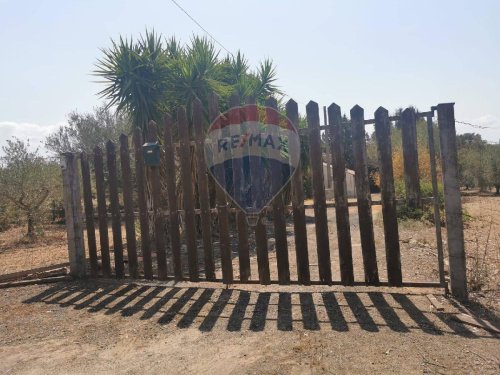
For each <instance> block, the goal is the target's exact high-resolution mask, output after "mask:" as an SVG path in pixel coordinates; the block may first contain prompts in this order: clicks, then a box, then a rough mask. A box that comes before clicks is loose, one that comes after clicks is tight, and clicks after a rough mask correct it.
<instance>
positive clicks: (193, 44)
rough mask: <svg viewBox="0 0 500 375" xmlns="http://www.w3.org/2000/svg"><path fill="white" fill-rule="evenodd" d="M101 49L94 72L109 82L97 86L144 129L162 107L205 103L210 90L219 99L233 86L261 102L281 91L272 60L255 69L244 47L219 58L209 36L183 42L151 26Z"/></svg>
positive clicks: (164, 109)
mask: <svg viewBox="0 0 500 375" xmlns="http://www.w3.org/2000/svg"><path fill="white" fill-rule="evenodd" d="M111 43H112V45H111V47H110V48H107V49H102V52H103V55H104V56H103V57H102V58H100V59H98V60H97V64H96V69H95V71H94V74H95V75H96V76H98V77H99V78H101V79H100V81H99V82H101V83H104V84H105V85H106V87H105V88H104V89H103V90H101V91H100V92H99V95H101V97H103V98H105V99H106V100H107V101H108V106H109V107H112V106H116V109H117V110H118V111H126V112H127V113H129V114H130V116H131V118H132V119H133V125H134V126H139V127H141V128H142V129H145V126H146V124H147V123H148V121H149V120H155V121H157V122H158V120H160V119H161V116H162V113H165V112H170V113H174V112H175V109H176V108H177V107H178V106H179V105H185V106H186V107H187V109H188V112H189V109H190V108H191V104H192V101H193V100H194V99H196V98H199V99H200V100H201V101H202V102H203V103H204V104H206V100H207V96H208V93H209V92H211V91H214V92H216V93H217V94H218V95H219V96H220V97H221V103H225V102H226V99H227V98H228V97H229V95H231V93H233V92H234V91H236V92H238V93H239V94H240V96H241V97H247V96H255V97H256V98H257V100H258V101H259V102H263V101H264V99H265V98H266V97H268V96H270V95H273V94H281V92H280V90H279V89H278V87H277V86H276V84H275V82H276V69H275V67H274V65H273V63H272V61H271V60H269V59H266V60H264V61H263V62H261V63H260V66H259V68H258V69H257V71H255V72H254V71H251V70H250V65H249V63H248V60H247V59H246V58H245V57H244V55H243V54H242V53H241V52H239V51H238V52H237V54H236V55H235V56H226V57H224V58H219V55H220V52H219V50H218V49H217V48H216V47H215V45H214V43H213V42H211V41H210V40H208V39H207V38H205V37H199V36H193V37H192V38H191V40H190V43H189V44H187V45H182V44H180V43H179V41H178V40H177V39H175V38H174V37H172V38H169V39H164V38H163V37H162V35H161V34H158V33H156V32H155V31H154V30H153V31H147V30H146V33H145V35H144V36H140V37H139V39H138V40H137V41H134V40H133V39H132V38H130V39H127V38H125V39H124V38H122V37H120V38H119V40H118V41H113V40H112V41H111Z"/></svg>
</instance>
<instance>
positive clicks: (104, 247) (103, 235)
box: [94, 147, 111, 277]
mask: <svg viewBox="0 0 500 375" xmlns="http://www.w3.org/2000/svg"><path fill="white" fill-rule="evenodd" d="M103 164H104V163H103V158H102V150H101V148H100V147H96V148H95V149H94V168H95V189H96V193H97V217H98V220H99V244H100V246H101V258H102V273H103V275H104V276H107V277H109V276H111V260H110V256H109V238H108V216H107V210H106V189H105V187H104V166H103Z"/></svg>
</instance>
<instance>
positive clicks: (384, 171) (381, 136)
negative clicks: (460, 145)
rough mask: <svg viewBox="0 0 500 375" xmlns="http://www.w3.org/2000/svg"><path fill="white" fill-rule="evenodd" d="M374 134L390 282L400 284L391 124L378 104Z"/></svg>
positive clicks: (387, 115)
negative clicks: (378, 164)
mask: <svg viewBox="0 0 500 375" xmlns="http://www.w3.org/2000/svg"><path fill="white" fill-rule="evenodd" d="M375 137H376V139H377V146H378V147H377V148H378V158H379V163H380V189H381V193H382V217H383V221H384V239H385V255H386V263H387V278H388V280H389V284H390V285H393V286H401V284H402V282H403V276H402V273H401V252H400V249H399V230H398V214H397V205H396V191H395V189H394V173H393V167H392V145H391V124H390V122H389V112H388V111H387V109H385V108H383V107H379V108H378V109H377V110H376V111H375Z"/></svg>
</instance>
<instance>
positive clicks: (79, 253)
mask: <svg viewBox="0 0 500 375" xmlns="http://www.w3.org/2000/svg"><path fill="white" fill-rule="evenodd" d="M246 103H247V104H248V103H250V104H253V103H255V101H254V100H252V99H249V100H247V101H246ZM241 104H242V101H240V98H239V97H238V96H236V95H233V96H232V97H231V99H230V103H229V106H230V107H237V106H239V105H241ZM266 106H269V107H274V108H276V101H275V100H274V99H269V100H268V101H267V102H266ZM251 108H252V107H251ZM253 108H255V109H256V107H253ZM435 109H436V108H434V107H433V108H432V109H431V111H429V112H425V113H415V112H414V110H413V109H406V110H405V111H403V112H402V115H401V117H398V116H393V117H390V116H389V114H388V111H387V110H386V109H384V108H382V107H380V108H379V109H378V110H377V111H376V112H375V114H374V119H365V114H364V110H363V108H361V107H360V106H358V105H356V106H354V107H353V108H352V109H351V111H350V117H351V119H350V126H351V131H352V147H353V154H354V170H355V183H356V195H357V200H356V202H353V201H349V200H348V197H347V191H346V185H345V169H346V163H345V160H344V150H343V141H342V138H343V137H342V134H343V132H344V127H345V126H347V125H348V124H347V123H345V122H343V121H342V117H341V108H340V107H339V106H338V105H336V104H332V105H330V106H329V107H328V117H327V118H328V123H327V124H323V125H321V124H320V117H319V107H318V104H317V103H315V102H313V101H311V102H309V103H308V104H307V106H306V114H307V128H306V129H301V133H307V137H306V138H307V141H308V142H309V144H308V146H309V159H310V167H311V169H312V185H313V186H312V191H313V204H312V205H311V204H309V205H308V204H305V202H304V188H303V176H302V168H298V169H297V171H296V173H295V174H294V175H293V177H292V179H291V182H290V194H291V202H290V203H291V204H289V202H286V201H285V200H284V199H285V195H286V194H279V195H278V196H277V197H276V199H275V200H274V201H273V202H272V204H271V206H270V207H268V209H267V210H266V212H265V213H264V214H263V215H261V219H260V220H259V221H258V222H257V225H256V226H255V227H249V226H248V224H247V221H246V217H245V214H244V213H243V212H242V211H240V210H239V209H236V207H234V206H233V205H231V204H230V202H229V200H228V198H227V196H226V194H225V193H224V192H223V191H222V190H221V189H220V188H219V186H218V185H217V184H214V183H213V181H211V177H210V176H209V174H208V173H207V167H206V163H205V159H204V151H203V145H204V138H205V131H206V129H207V128H208V124H209V123H210V122H211V121H212V120H214V119H216V118H217V117H218V116H219V114H220V110H219V105H218V98H217V96H216V95H213V94H212V95H210V96H209V98H208V108H206V109H205V108H203V106H202V104H201V102H199V101H195V102H194V103H193V106H192V113H191V114H187V113H186V110H185V108H184V107H180V108H179V109H178V110H177V113H176V114H175V116H173V117H175V122H174V121H173V119H172V117H171V116H170V115H166V116H165V119H164V123H163V124H162V125H161V126H157V125H156V124H155V123H153V122H151V123H150V124H149V126H148V128H147V132H146V134H145V138H146V139H143V133H142V131H141V130H139V129H136V130H135V131H134V133H133V140H132V142H131V140H130V139H129V138H128V137H127V136H125V135H122V136H121V137H120V142H119V146H118V147H119V150H118V151H117V146H116V145H115V144H114V143H113V142H110V141H109V142H108V143H107V144H106V150H101V149H100V148H96V149H95V152H94V155H86V154H85V153H83V154H81V155H76V154H71V153H69V154H64V158H63V163H62V164H63V178H64V187H65V204H66V212H67V213H68V214H67V231H68V245H69V251H70V263H71V270H72V273H73V274H74V275H75V276H80V277H81V276H84V275H85V273H86V270H87V269H90V274H91V276H94V277H95V276H100V275H102V276H105V277H110V276H115V277H118V278H122V277H125V276H130V277H132V278H146V279H152V278H157V279H159V280H167V279H174V280H176V281H180V280H190V281H193V282H197V281H200V280H206V281H223V282H224V283H226V284H230V283H237V282H242V283H252V282H258V283H261V284H270V283H279V284H290V283H299V284H305V285H308V284H315V283H317V284H327V285H332V284H343V285H358V284H368V285H391V286H405V285H408V286H410V285H420V286H441V287H444V286H445V279H444V262H443V261H444V258H443V247H442V240H441V228H440V225H439V223H440V219H439V201H438V199H437V198H436V199H433V202H434V209H435V211H434V213H435V215H436V217H435V218H436V220H435V222H436V239H437V250H438V261H439V271H440V278H439V281H431V280H430V281H429V282H423V283H414V282H407V281H405V280H404V279H403V276H402V270H401V255H400V239H399V230H398V220H397V203H398V202H397V200H396V193H395V187H394V176H393V165H392V150H391V136H390V132H391V125H390V122H391V121H395V120H400V121H401V123H402V142H403V150H404V176H405V188H406V199H407V201H406V202H404V203H405V204H408V205H409V206H411V207H419V206H420V205H421V201H422V198H421V194H420V179H419V175H418V173H419V170H418V153H417V138H416V120H417V118H418V117H423V118H426V119H427V123H428V132H429V152H430V159H431V175H432V183H433V184H432V185H433V195H434V197H438V191H437V186H438V185H437V176H436V166H435V151H434V144H433V139H434V137H433V134H432V131H433V128H432V118H433V116H434V112H435ZM285 111H286V115H287V117H288V118H289V119H290V120H291V121H292V122H293V123H294V124H295V126H296V127H297V128H298V123H299V114H298V106H297V103H296V102H294V101H293V100H290V101H288V103H286V106H285ZM437 112H438V114H439V118H438V121H439V129H440V142H441V148H440V149H441V160H442V164H443V165H442V170H443V183H444V191H445V202H444V203H445V208H446V225H447V227H448V231H447V233H448V247H449V249H448V251H449V254H450V274H451V287H452V292H453V293H454V294H455V295H456V296H458V297H464V296H466V284H465V257H464V249H463V228H462V221H461V220H462V219H461V214H460V212H461V207H460V195H459V190H458V184H457V179H456V145H455V128H454V126H455V123H454V113H453V104H440V105H438V106H437ZM188 115H191V116H188ZM229 116H230V117H231V118H230V120H231V121H236V122H238V121H239V118H238V116H239V110H233V111H231V110H230V112H229ZM188 117H189V118H191V121H188ZM325 118H326V116H325ZM367 124H374V126H375V135H376V142H377V146H378V152H379V161H380V177H381V180H380V188H381V199H380V201H372V199H371V194H370V185H369V176H368V170H367V153H366V144H365V125H367ZM174 126H175V127H176V128H177V129H178V140H177V142H174V139H173V132H172V129H173V127H174ZM325 131H326V134H328V137H327V139H328V143H329V145H328V146H329V151H328V152H329V153H330V156H329V157H330V158H331V162H332V176H333V177H332V178H333V187H334V203H332V202H330V203H327V200H326V197H325V184H324V176H323V173H324V172H323V161H324V160H323V152H322V141H321V134H322V132H325ZM159 136H160V137H161V144H162V153H163V156H164V158H163V162H162V164H161V166H160V167H158V166H146V165H145V163H144V160H143V151H142V145H143V143H144V142H145V141H149V142H155V141H157V140H158V137H159ZM176 136H177V134H176ZM303 141H304V139H301V142H303ZM129 145H133V151H132V152H131V151H130V150H129ZM104 153H105V159H106V165H105V164H104ZM117 154H119V165H118V163H117ZM131 156H132V158H131ZM89 159H90V161H91V162H92V163H91V165H89ZM131 159H133V160H131ZM77 160H79V161H80V163H78V161H77ZM132 161H133V168H132ZM92 166H93V173H92V170H91V169H92V168H91V167H92ZM105 166H106V168H105ZM194 170H195V171H196V173H193V171H194ZM80 185H81V186H82V188H83V206H84V211H85V214H84V217H85V221H83V220H82V216H83V215H82V213H81V208H80V206H81V202H80V199H81V198H80ZM93 187H94V190H93ZM165 190H166V196H164V195H165V194H162V192H164V191H165ZM93 191H95V196H94V194H93ZM106 191H107V193H106ZM179 197H182V199H179ZM211 202H212V203H211ZM375 204H381V205H382V218H383V231H384V242H385V255H386V265H387V275H379V270H378V267H377V251H376V242H375V238H374V222H373V217H372V205H375ZM353 205H356V206H357V215H358V218H359V232H360V240H361V241H360V242H361V251H362V262H363V270H364V278H362V279H361V280H356V278H355V272H354V268H353V244H352V238H353V235H352V233H351V223H350V212H349V207H350V206H353ZM332 207H334V208H335V221H336V229H337V244H338V254H332V252H331V251H330V249H331V246H330V245H331V238H330V236H329V222H328V214H327V209H328V208H332ZM311 208H312V209H313V210H312V211H313V212H314V219H313V220H314V230H315V240H314V239H311V238H310V234H309V238H308V231H307V226H306V223H307V221H308V217H307V216H306V211H307V210H309V211H311ZM108 212H109V213H110V214H111V215H110V216H111V218H110V220H109V217H108ZM96 216H97V226H98V229H99V230H98V239H97V236H96V228H95V217H96ZM351 216H352V213H351ZM264 217H266V218H267V220H264ZM271 217H272V220H271ZM287 218H288V220H289V222H290V225H289V228H288V231H287ZM152 223H153V224H154V230H151V228H150V227H151V225H150V224H152ZM292 223H293V230H292V229H291V227H292ZM123 224H124V226H123ZM109 225H111V238H112V245H110V238H109V237H110V236H109V235H108V230H109V229H108V227H109ZM84 226H85V229H86V230H85V232H86V236H84ZM233 226H234V227H235V228H234V229H235V230H234V229H233ZM123 230H124V232H125V243H124V241H123V234H122V231H123ZM271 236H272V237H274V238H275V249H276V251H275V257H276V264H277V265H276V267H277V272H271V271H272V270H271V269H270V261H269V255H270V246H271V244H270V241H269V240H268V239H269V237H271ZM84 238H85V239H86V243H87V248H88V265H87V260H86V255H85V250H84ZM139 238H140V239H139ZM138 239H139V240H138ZM311 243H312V244H314V245H313V246H311ZM98 244H99V246H98ZM290 244H293V248H292V247H291V246H289V245H290ZM311 252H315V254H314V255H315V256H317V263H318V264H317V267H318V271H317V272H311V269H312V265H311V264H310V263H309V260H310V258H311V254H312V253H311ZM253 253H255V254H256V260H257V273H256V274H253V273H252V271H251V259H252V256H251V255H252V254H253ZM292 254H294V255H295V261H294V262H295V265H296V272H294V274H291V272H290V257H291V256H292ZM334 262H338V265H339V270H340V273H339V274H338V275H337V274H332V263H334ZM235 268H236V270H237V271H236V272H235ZM235 274H236V276H235ZM272 274H276V275H277V279H276V278H275V277H272ZM381 279H383V280H381Z"/></svg>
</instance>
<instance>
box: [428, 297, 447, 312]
mask: <svg viewBox="0 0 500 375" xmlns="http://www.w3.org/2000/svg"><path fill="white" fill-rule="evenodd" d="M427 299H428V300H429V302H430V303H431V304H432V306H434V308H435V309H436V310H437V311H444V306H443V304H442V303H441V302H439V301H438V299H437V298H436V296H434V294H427Z"/></svg>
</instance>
